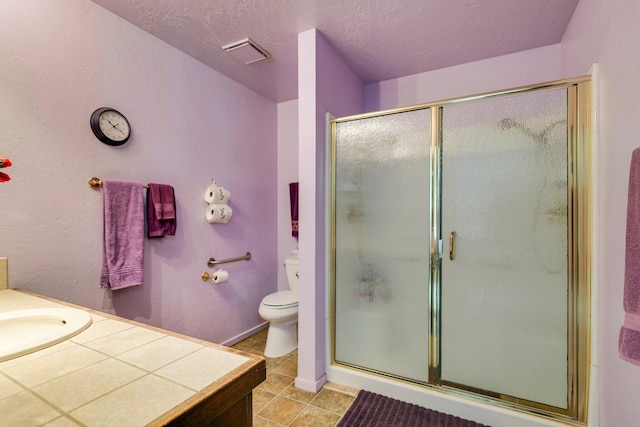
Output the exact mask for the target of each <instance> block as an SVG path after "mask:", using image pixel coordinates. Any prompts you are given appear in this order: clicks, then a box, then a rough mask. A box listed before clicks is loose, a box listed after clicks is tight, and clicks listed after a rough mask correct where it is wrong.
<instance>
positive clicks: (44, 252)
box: [0, 0, 277, 342]
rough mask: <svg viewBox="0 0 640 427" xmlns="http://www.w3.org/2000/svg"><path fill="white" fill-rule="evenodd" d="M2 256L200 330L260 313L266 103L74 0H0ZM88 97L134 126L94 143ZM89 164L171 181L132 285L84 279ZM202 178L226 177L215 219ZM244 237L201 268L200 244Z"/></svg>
mask: <svg viewBox="0 0 640 427" xmlns="http://www.w3.org/2000/svg"><path fill="white" fill-rule="evenodd" d="M0 57H2V61H0V99H2V102H0V155H1V156H8V157H10V158H11V159H12V160H13V163H14V166H13V167H12V168H11V175H12V177H13V179H12V181H10V182H9V183H5V184H0V206H2V217H1V219H0V236H1V237H0V255H2V256H7V257H8V258H9V274H10V275H9V285H10V287H12V288H22V289H26V290H30V291H34V292H37V293H40V294H43V295H48V296H52V297H55V298H59V299H62V300H65V301H70V302H72V303H76V304H80V305H84V306H87V307H90V308H95V309H99V310H103V311H107V312H112V313H116V314H119V315H122V316H124V317H127V318H132V319H135V320H139V321H142V322H145V323H149V324H152V325H157V326H161V327H164V328H167V329H170V330H174V331H178V332H181V333H186V334H189V335H193V336H196V337H199V338H204V339H207V340H210V341H214V342H223V341H228V340H234V337H235V339H237V338H238V335H242V334H244V333H245V332H247V331H250V330H252V329H253V328H256V327H259V325H261V324H262V320H261V319H260V318H259V316H258V305H259V303H260V300H261V298H262V297H263V296H264V295H266V294H268V293H270V292H273V291H275V289H276V276H277V273H276V268H277V260H276V238H277V236H276V227H277V223H276V211H277V209H276V203H277V190H276V163H277V159H276V105H275V103H273V102H272V101H269V100H267V99H265V98H263V97H261V96H259V95H257V94H256V93H255V92H252V91H250V90H249V89H247V88H245V87H244V86H242V85H240V84H237V83H235V82H234V81H232V80H230V79H228V78H226V77H225V76H223V75H221V74H219V73H217V72H215V71H213V70H212V69H210V68H208V67H206V66H205V65H203V64H202V63H200V62H198V61H196V60H194V59H192V58H191V57H189V56H186V55H185V54H183V53H182V52H180V51H178V50H176V49H174V48H172V47H171V46H169V45H167V44H165V43H163V42H161V41H159V40H158V39H156V38H154V37H152V36H151V35H149V34H147V33H145V32H143V31H142V30H140V29H138V28H136V27H134V26H132V25H131V24H129V23H127V22H125V21H124V20H122V19H120V18H118V17H116V16H115V15H113V14H111V13H109V12H107V11H106V10H104V9H102V8H101V7H99V6H97V5H95V4H94V3H91V2H89V1H87V0H67V1H64V2H59V1H56V0H33V1H29V2H24V1H21V0H7V1H3V3H2V13H1V14H0ZM102 106H112V107H115V108H116V109H119V110H120V111H122V112H123V113H124V114H126V115H127V117H128V118H129V120H130V122H131V125H132V128H133V136H132V138H131V140H130V141H129V142H128V143H127V144H126V145H123V146H121V147H109V146H107V145H104V144H101V143H100V142H99V141H98V140H97V139H96V138H95V137H94V136H93V134H92V132H91V130H90V128H89V116H90V114H91V112H92V111H93V110H94V109H96V108H98V107H102ZM91 176H98V177H100V178H102V179H120V180H132V181H137V182H141V183H146V182H160V183H167V184H171V185H173V186H174V188H175V192H176V197H177V209H178V212H177V215H178V221H179V223H178V232H177V235H176V236H175V237H167V238H165V239H163V240H155V241H146V243H145V262H144V273H145V280H144V284H143V285H142V286H139V287H135V288H129V289H124V290H120V291H115V292H113V293H112V292H111V291H108V290H103V289H99V288H98V278H99V275H100V267H101V253H102V249H101V238H102V231H101V229H102V220H101V213H102V196H101V194H100V192H99V191H97V190H93V189H90V188H89V186H88V185H87V180H88V179H89V178H90V177H91ZM212 178H215V179H216V181H217V182H218V183H220V184H221V185H224V186H225V187H226V188H228V189H229V190H230V191H231V192H232V197H231V203H230V204H231V206H232V208H233V211H234V215H233V218H232V219H231V221H230V222H229V223H228V224H225V225H222V224H217V225H213V224H209V223H207V222H206V221H205V219H204V209H205V207H206V204H205V202H204V201H203V198H202V196H203V191H204V188H205V187H206V186H207V185H208V183H209V182H210V180H211V179H212ZM246 251H251V252H252V254H253V259H252V260H251V261H250V262H241V263H234V264H229V265H228V266H226V268H227V270H228V271H229V273H230V276H231V278H230V279H229V281H228V282H227V283H224V284H220V285H217V286H215V285H213V284H212V283H211V282H209V283H203V282H202V281H201V279H200V275H201V274H202V272H203V271H205V270H207V267H206V261H207V259H208V258H209V257H211V256H215V257H217V258H226V257H234V256H238V255H242V254H244V253H245V252H246Z"/></svg>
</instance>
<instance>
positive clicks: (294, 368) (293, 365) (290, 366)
mask: <svg viewBox="0 0 640 427" xmlns="http://www.w3.org/2000/svg"><path fill="white" fill-rule="evenodd" d="M273 372H275V373H276V374H280V375H285V376H287V377H291V378H295V377H296V376H297V375H298V360H297V358H292V359H287V360H285V361H284V362H282V363H281V364H280V365H279V366H278V367H277V368H275V369H274V370H273Z"/></svg>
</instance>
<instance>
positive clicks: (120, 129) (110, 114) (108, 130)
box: [91, 108, 131, 145]
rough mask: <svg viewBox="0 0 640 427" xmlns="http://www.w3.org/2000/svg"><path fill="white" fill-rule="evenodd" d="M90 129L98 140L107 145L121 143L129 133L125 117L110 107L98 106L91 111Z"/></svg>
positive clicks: (126, 138) (129, 128) (129, 129)
mask: <svg viewBox="0 0 640 427" xmlns="http://www.w3.org/2000/svg"><path fill="white" fill-rule="evenodd" d="M91 129H92V130H93V133H94V134H95V135H96V137H97V138H98V139H99V140H100V141H102V142H104V143H105V144H109V145H122V144H124V143H125V142H127V140H128V139H129V136H130V135H131V126H130V125H129V122H128V121H127V119H126V117H125V116H124V115H122V114H121V113H119V112H118V111H116V110H114V109H111V108H99V109H97V110H96V111H94V112H93V114H92V116H91Z"/></svg>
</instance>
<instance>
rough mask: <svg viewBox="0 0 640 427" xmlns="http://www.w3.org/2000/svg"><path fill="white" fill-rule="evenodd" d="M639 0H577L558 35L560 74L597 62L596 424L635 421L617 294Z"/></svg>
mask: <svg viewBox="0 0 640 427" xmlns="http://www.w3.org/2000/svg"><path fill="white" fill-rule="evenodd" d="M639 20H640V3H638V1H637V0H608V1H604V0H581V1H580V3H579V4H578V7H577V9H576V11H575V13H574V15H573V18H572V20H571V23H570V25H569V27H568V29H567V31H566V33H565V35H564V38H563V40H562V74H563V75H564V76H571V75H575V74H579V73H585V72H586V71H587V70H589V68H590V67H591V66H592V64H593V63H595V62H597V63H598V76H599V77H598V81H599V85H598V86H599V93H598V95H597V96H598V99H599V109H598V114H599V117H598V129H597V130H598V139H599V148H598V157H597V159H598V164H597V168H598V170H597V172H598V179H597V180H596V181H595V184H594V185H597V188H596V192H597V194H598V210H597V212H596V213H597V215H598V216H599V223H598V225H599V228H598V229H599V232H598V234H597V235H596V236H595V240H596V242H597V246H596V252H597V254H598V256H597V257H596V258H597V261H598V267H599V273H598V276H597V280H598V283H599V286H598V288H597V289H596V295H598V313H597V316H598V319H599V331H594V332H598V335H597V336H596V337H594V339H595V340H596V342H597V345H598V349H599V354H598V358H597V359H596V360H595V361H594V363H596V364H597V365H598V367H599V373H600V375H599V378H598V381H599V384H600V388H599V393H598V395H599V399H600V402H599V408H600V425H602V426H605V427H608V426H620V427H631V426H637V425H638V422H639V421H638V420H640V405H638V403H637V402H638V396H639V395H640V367H638V366H635V365H632V364H630V363H627V362H624V361H622V360H620V359H619V358H618V343H617V339H618V333H619V330H620V326H621V325H622V322H623V319H624V312H623V309H622V293H623V279H624V257H625V253H624V248H625V246H624V242H625V233H626V231H625V225H626V209H627V187H628V176H629V163H630V159H631V152H632V151H633V149H635V148H637V147H639V146H640V138H638V131H637V124H636V123H637V122H638V114H639V111H640V82H639V81H638V76H639V75H640V50H639V49H638V47H637V41H638V40H640V27H639V26H638V24H637V23H638V21H639Z"/></svg>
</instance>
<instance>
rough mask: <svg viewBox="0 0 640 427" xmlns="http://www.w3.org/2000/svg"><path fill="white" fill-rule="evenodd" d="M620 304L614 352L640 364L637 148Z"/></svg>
mask: <svg viewBox="0 0 640 427" xmlns="http://www.w3.org/2000/svg"><path fill="white" fill-rule="evenodd" d="M623 305H624V311H625V317H624V324H623V325H622V327H621V328H620V337H619V340H618V351H619V354H620V358H621V359H623V360H626V361H627V362H630V363H633V364H635V365H639V366H640V148H636V149H635V150H633V154H632V155H631V168H630V171H629V195H628V202H627V238H626V254H625V267H624V298H623Z"/></svg>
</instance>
